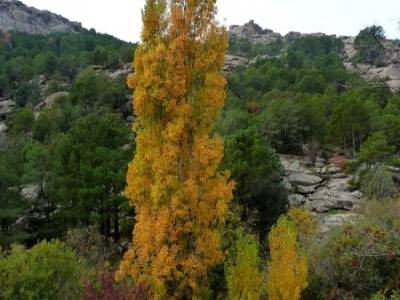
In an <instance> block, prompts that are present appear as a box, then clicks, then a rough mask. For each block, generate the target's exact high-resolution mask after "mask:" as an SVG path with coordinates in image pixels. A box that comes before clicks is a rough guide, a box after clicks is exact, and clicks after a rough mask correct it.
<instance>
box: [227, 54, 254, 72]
mask: <svg viewBox="0 0 400 300" xmlns="http://www.w3.org/2000/svg"><path fill="white" fill-rule="evenodd" d="M248 64H249V60H248V59H247V58H245V57H241V56H236V55H226V56H225V65H224V71H225V72H231V71H233V70H235V69H236V68H237V67H238V66H244V65H248Z"/></svg>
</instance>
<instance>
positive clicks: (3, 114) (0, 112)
mask: <svg viewBox="0 0 400 300" xmlns="http://www.w3.org/2000/svg"><path fill="white" fill-rule="evenodd" d="M14 108H15V102H14V101H12V100H10V99H2V100H1V101H0V120H5V119H6V118H7V115H9V114H10V113H11V112H12V111H13V109H14Z"/></svg>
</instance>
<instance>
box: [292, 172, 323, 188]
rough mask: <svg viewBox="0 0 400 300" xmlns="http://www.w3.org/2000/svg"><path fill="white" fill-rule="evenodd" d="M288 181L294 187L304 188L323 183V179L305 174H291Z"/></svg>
mask: <svg viewBox="0 0 400 300" xmlns="http://www.w3.org/2000/svg"><path fill="white" fill-rule="evenodd" d="M288 180H289V182H290V183H291V184H293V185H303V186H313V185H317V184H319V183H321V182H322V178H321V177H319V176H316V175H309V174H304V173H297V174H290V175H289V177H288Z"/></svg>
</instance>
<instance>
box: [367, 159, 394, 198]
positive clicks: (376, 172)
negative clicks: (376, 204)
mask: <svg viewBox="0 0 400 300" xmlns="http://www.w3.org/2000/svg"><path fill="white" fill-rule="evenodd" d="M361 182H362V184H361V190H362V192H363V193H364V195H365V196H366V197H367V198H368V199H376V200H382V199H390V198H393V197H394V196H395V195H396V193H397V188H396V184H395V182H394V181H393V174H392V173H391V172H390V171H388V170H387V168H386V167H385V166H380V167H378V168H376V169H372V170H371V171H369V172H368V173H367V174H365V175H364V176H363V178H362V180H361Z"/></svg>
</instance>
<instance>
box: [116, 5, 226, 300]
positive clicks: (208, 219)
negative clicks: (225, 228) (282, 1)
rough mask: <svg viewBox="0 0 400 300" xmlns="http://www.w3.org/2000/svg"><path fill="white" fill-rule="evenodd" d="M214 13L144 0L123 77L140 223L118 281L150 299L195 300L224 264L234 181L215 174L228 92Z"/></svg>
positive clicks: (131, 187)
mask: <svg viewBox="0 0 400 300" xmlns="http://www.w3.org/2000/svg"><path fill="white" fill-rule="evenodd" d="M215 14H216V0H168V1H167V0H147V3H146V6H145V9H144V11H143V23H144V28H143V32H142V43H141V45H140V47H139V48H138V49H137V51H136V55H135V62H134V66H135V72H134V74H133V75H131V76H130V77H129V79H128V83H129V86H130V87H131V88H133V89H134V100H133V103H134V109H135V113H136V116H137V118H136V123H135V126H134V129H135V132H136V135H137V137H136V156H135V158H134V160H133V161H132V163H131V164H130V165H129V170H128V175H127V183H128V185H127V189H126V194H127V196H128V198H129V199H130V201H131V203H132V205H133V206H134V207H135V210H136V225H135V228H134V230H133V243H132V247H131V248H130V249H129V250H128V251H127V253H126V254H125V256H124V259H123V261H122V263H121V266H120V270H119V272H118V274H117V277H119V278H121V277H124V276H128V277H133V278H134V279H135V280H137V281H146V282H148V283H150V284H151V286H152V287H153V291H154V293H155V298H156V299H191V298H198V295H199V291H200V290H201V288H202V287H203V285H204V282H205V280H206V277H207V273H208V271H209V270H210V268H211V267H212V266H214V265H216V264H218V263H219V262H221V260H222V258H223V254H222V252H221V250H220V235H219V228H220V227H221V225H222V224H223V223H224V218H225V214H226V211H227V207H228V203H229V201H230V200H231V198H232V189H233V183H232V182H229V181H228V174H227V173H225V172H220V171H219V170H218V166H219V163H220V161H221V159H222V155H223V142H222V140H221V139H220V138H218V137H216V136H212V135H211V129H212V126H213V124H214V122H215V121H216V119H217V118H218V116H219V113H220V110H221V108H222V107H223V105H224V99H225V85H226V82H225V79H224V76H223V73H222V67H223V65H224V59H225V50H226V48H227V35H226V31H225V30H224V29H223V28H220V27H218V25H217V23H216V21H215Z"/></svg>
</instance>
